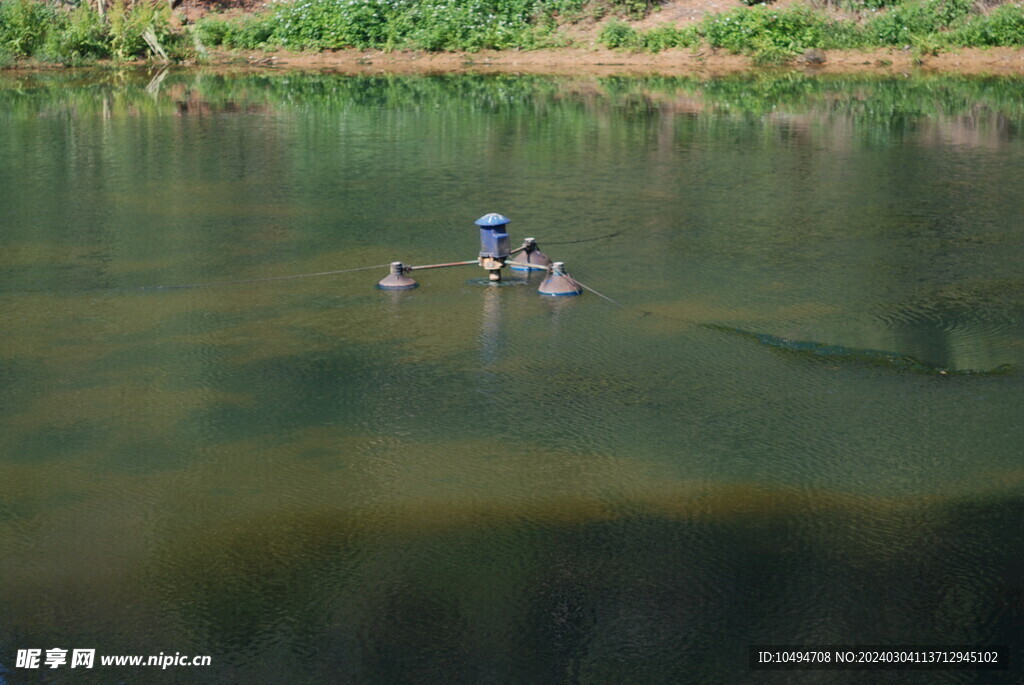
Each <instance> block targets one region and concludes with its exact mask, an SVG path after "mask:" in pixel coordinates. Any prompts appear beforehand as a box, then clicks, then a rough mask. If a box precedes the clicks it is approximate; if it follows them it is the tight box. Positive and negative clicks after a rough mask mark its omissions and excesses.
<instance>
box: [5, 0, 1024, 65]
mask: <svg viewBox="0 0 1024 685" xmlns="http://www.w3.org/2000/svg"><path fill="white" fill-rule="evenodd" d="M78 2H79V4H78V5H77V6H75V7H74V8H72V9H63V8H64V7H65V6H64V5H57V4H55V3H54V2H52V1H51V2H44V1H43V0H0V68H3V67H4V66H9V65H10V64H11V63H13V62H15V61H16V60H23V59H34V60H38V61H43V62H56V63H65V64H81V63H86V62H89V61H92V60H96V59H104V58H110V59H115V60H131V59H138V58H144V57H147V56H148V55H149V48H148V46H147V45H146V43H145V41H144V40H143V38H142V34H143V31H145V29H146V28H147V27H153V29H154V31H155V32H156V35H157V36H158V38H159V40H160V42H161V44H162V45H163V46H164V48H165V49H166V50H168V51H169V52H170V53H171V55H172V57H176V58H183V57H194V56H195V55H194V49H193V44H192V40H191V38H190V37H189V36H187V35H186V33H185V32H184V31H182V30H180V29H178V30H172V28H171V25H170V21H169V20H170V11H169V9H168V7H167V5H166V3H164V2H162V1H160V0H153V2H152V3H147V2H136V3H132V4H131V5H126V4H125V2H124V0H117V2H115V4H114V5H113V6H111V7H110V8H109V9H108V10H107V13H106V16H105V17H102V18H101V17H100V16H99V15H98V14H97V13H96V11H95V9H94V8H93V6H92V5H91V4H89V3H85V2H83V0H78ZM818 2H819V3H826V4H832V5H835V6H840V7H843V8H845V9H846V10H848V11H857V12H858V14H856V15H848V16H855V17H857V18H855V19H839V18H836V17H835V16H833V15H829V14H826V13H825V12H824V11H821V10H818V9H814V8H811V7H809V6H793V7H789V8H786V9H777V8H774V7H772V6H771V5H770V4H763V3H762V4H756V5H754V6H749V7H740V8H737V9H735V10H732V11H729V12H724V13H721V14H714V15H709V16H707V17H706V18H705V19H703V20H702V21H700V22H697V23H695V24H693V25H689V26H685V27H681V28H677V27H674V26H671V25H668V24H666V25H662V26H658V27H656V28H652V29H649V30H646V31H639V30H637V29H636V28H635V27H634V26H633V25H631V24H629V23H627V22H625V21H623V18H626V17H631V18H635V17H638V16H642V15H646V14H649V13H650V12H651V11H652V10H654V9H656V8H657V5H658V4H659V0H295V1H294V2H278V3H275V4H273V5H272V6H271V7H270V9H269V10H267V11H266V12H264V13H262V14H257V15H250V16H243V17H233V18H230V19H227V18H223V17H218V16H208V17H206V18H204V19H203V20H201V21H200V22H199V24H198V26H197V27H196V30H197V33H198V36H199V37H200V39H201V40H202V42H203V43H204V44H206V45H209V46H220V47H225V48H236V49H245V50H252V49H261V48H266V49H276V48H288V49H294V50H326V49H340V48H361V49H367V48H372V49H382V50H397V49H403V50H405V49H415V50H426V51H434V52H436V51H470V52H472V51H477V50H482V49H498V50H511V49H516V50H529V49H535V48H542V47H557V46H562V45H566V44H567V43H568V41H567V39H566V38H565V37H564V36H563V34H562V33H561V32H560V30H559V27H560V26H561V25H562V24H564V23H565V22H571V21H578V20H581V19H584V18H591V19H593V18H595V17H601V18H604V19H605V22H604V24H603V25H602V27H601V29H600V31H599V33H598V38H597V40H598V42H599V43H600V44H601V45H604V46H606V47H609V48H613V49H623V50H633V51H645V52H660V51H662V50H668V49H673V48H695V47H698V46H705V47H709V48H714V49H721V50H725V51H728V52H730V53H734V54H742V55H747V56H749V57H750V58H751V59H752V60H753V61H754V62H755V63H758V64H778V63H784V62H787V61H790V60H792V59H794V58H795V57H797V56H798V55H800V54H801V53H802V52H804V51H806V50H808V49H811V48H817V49H824V50H835V49H851V48H871V47H887V46H909V47H913V48H914V50H915V55H921V56H924V55H929V54H936V53H937V52H939V51H941V50H945V49H950V48H954V47H987V46H1024V7H1022V6H1021V5H1018V4H1003V5H1001V6H998V7H996V8H995V9H991V10H990V9H988V8H987V6H986V5H981V4H979V5H975V4H972V0H839V1H838V2H832V0H818Z"/></svg>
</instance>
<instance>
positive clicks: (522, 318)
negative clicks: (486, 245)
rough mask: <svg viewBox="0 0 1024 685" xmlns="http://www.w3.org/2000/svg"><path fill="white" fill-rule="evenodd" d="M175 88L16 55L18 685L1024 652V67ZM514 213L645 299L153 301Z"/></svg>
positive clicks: (327, 286)
mask: <svg viewBox="0 0 1024 685" xmlns="http://www.w3.org/2000/svg"><path fill="white" fill-rule="evenodd" d="M153 76H154V74H152V73H134V72H132V73H124V72H103V73H69V74H56V75H33V74H3V75H0V131H2V133H0V207H2V209H3V214H2V217H0V321H2V333H0V665H2V667H3V668H5V669H6V671H4V670H3V668H0V682H3V681H4V679H6V680H7V681H8V682H9V683H12V684H13V683H21V682H44V681H45V682H61V683H63V682H69V683H77V682H97V683H110V682H131V683H134V682H139V683H143V682H144V683H149V682H155V683H162V682H181V683H221V682H223V683H263V682H265V683H329V682H331V683H333V682H343V683H396V684H400V683H401V684H404V683H537V684H546V683H637V684H640V683H644V684H646V683H700V684H703V683H788V682H796V683H877V682H882V680H880V678H884V679H885V682H915V683H1002V682H1006V683H1010V682H1020V680H1019V679H1020V677H1021V671H1020V665H1019V664H1020V662H1019V657H1020V655H1021V650H1020V644H1021V642H1020V638H1021V628H1020V626H1021V615H1020V614H1021V607H1022V606H1024V604H1022V602H1024V561H1022V560H1024V543H1022V535H1024V466H1022V461H1021V457H1022V451H1024V450H1022V448H1024V418H1022V417H1024V411H1022V410H1024V386H1022V383H1021V375H1020V374H1021V372H1022V370H1024V270H1022V266H1021V265H1022V263H1024V227H1022V224H1021V217H1022V216H1024V194H1022V193H1021V191H1020V177H1021V173H1022V171H1024V138H1022V133H1021V131H1022V126H1024V95H1022V94H1024V82H1022V81H1021V80H1019V79H1006V78H1002V79H995V78H990V79H985V78H974V79H956V78H950V77H937V76H917V77H913V78H909V79H908V78H904V77H899V78H894V79H882V78H849V77H847V78H826V77H811V76H804V75H801V74H781V75H761V76H739V77H730V78H725V79H720V80H711V81H702V80H699V79H683V78H671V79H669V78H647V79H625V78H591V77H586V78H583V77H581V78H548V77H537V76H533V77H530V76H483V75H458V76H435V77H400V76H366V77H353V76H343V75H324V74H296V73H284V74H271V75H266V76H257V75H239V76H225V75H216V74H206V73H195V72H181V73H175V72H170V73H169V74H165V75H163V76H162V77H159V78H156V79H153ZM492 211H494V212H501V213H503V214H506V215H507V216H509V217H510V218H511V219H512V223H511V224H509V230H510V232H511V234H512V236H513V243H514V244H518V243H519V241H520V240H521V238H523V237H526V236H533V237H536V238H537V240H538V242H539V244H540V246H541V249H543V250H544V251H545V252H547V253H548V254H549V255H551V256H552V257H555V258H557V259H559V260H563V261H565V262H566V264H567V267H568V269H569V271H570V272H571V273H572V274H573V275H574V276H575V277H576V278H578V279H579V280H580V281H582V282H583V283H585V284H586V285H587V286H589V287H591V288H593V289H594V290H596V291H598V292H600V293H601V294H603V295H606V296H607V297H609V298H611V299H612V300H614V302H609V301H607V300H604V299H601V298H600V297H598V296H596V295H595V294H594V293H592V292H587V293H586V294H584V295H583V296H582V297H578V298H543V297H541V296H539V295H538V294H537V291H536V287H537V284H538V282H539V280H540V278H539V277H538V276H533V277H532V278H527V277H526V276H524V275H521V274H520V275H514V274H513V275H508V276H507V280H506V286H507V287H491V286H488V285H486V283H485V282H484V281H483V280H482V279H481V277H482V276H484V275H485V274H484V272H482V271H481V270H480V269H478V268H476V267H462V268H458V269H446V270H434V271H423V272H418V273H415V274H414V276H415V277H416V278H417V280H418V281H419V282H420V287H419V288H418V289H416V290H413V291H408V292H382V291H379V290H377V289H375V287H374V286H375V284H376V282H377V281H378V280H379V279H380V278H382V277H383V276H384V275H386V273H387V268H386V267H383V266H381V267H380V268H376V269H371V270H367V271H353V272H347V273H339V274H333V275H326V276H318V277H310V278H300V279H289V280H274V281H265V282H249V283H236V284H234V285H227V286H222V287H187V288H177V287H175V288H166V287H156V286H179V285H196V284H210V283H221V282H235V281H251V280H254V279H264V278H272V277H279V276H290V275H299V274H309V273H319V272H325V271H336V270H345V269H350V268H353V269H354V268H357V267H364V266H374V265H378V266H379V265H385V264H387V263H388V262H391V261H395V260H400V261H403V262H406V263H411V264H427V263H435V262H447V261H455V260H465V259H473V258H475V257H476V254H477V250H478V238H477V229H476V227H475V226H474V224H473V221H474V220H475V219H476V218H478V217H479V216H481V215H482V214H484V213H487V212H492ZM929 643H931V644H934V643H941V644H958V643H962V644H975V645H1010V647H1011V654H1012V655H1014V657H1015V658H1017V659H1018V661H1017V663H1016V665H1015V667H1014V669H1011V670H1009V671H1001V672H970V671H927V672H909V671H890V672H871V671H805V672H785V671H783V672H765V671H751V670H749V669H748V667H747V647H748V646H749V645H752V644H836V645H839V644H842V645H856V644H915V645H921V644H929ZM53 647H60V648H64V649H69V650H71V649H76V648H95V649H96V650H97V654H107V655H110V654H115V655H119V654H140V655H149V654H157V653H160V652H162V653H166V654H173V653H175V652H180V653H182V654H208V655H210V656H211V658H212V665H211V666H209V667H206V668H184V667H179V668H173V667H172V668H169V669H167V670H160V669H158V668H150V669H145V668H128V667H125V668H115V667H106V668H102V667H100V666H98V665H97V667H96V668H94V669H92V670H82V669H78V670H75V671H72V670H71V669H69V668H67V667H64V668H62V669H58V670H50V669H37V670H35V671H33V670H29V669H18V668H16V667H15V653H16V651H17V650H18V649H26V648H42V649H44V650H45V649H49V648H53ZM47 678H50V679H51V680H46V679H47Z"/></svg>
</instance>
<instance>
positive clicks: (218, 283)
mask: <svg viewBox="0 0 1024 685" xmlns="http://www.w3.org/2000/svg"><path fill="white" fill-rule="evenodd" d="M387 266H390V262H389V263H388V264H376V265H374V266H360V267H356V268H355V269H337V270H334V271H317V272H316V273H309V274H294V275H292V276H270V277H269V278H248V279H245V280H240V281H214V282H213V283H183V284H180V285H144V286H142V287H139V288H116V289H115V290H182V289H185V288H220V287H223V286H229V285H246V284H248V283H267V282H269V281H290V280H294V279H296V278H312V277H314V276H333V275H335V274H347V273H353V272H355V271H369V270H370V269H383V268H385V267H387Z"/></svg>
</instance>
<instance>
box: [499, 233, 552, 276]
mask: <svg viewBox="0 0 1024 685" xmlns="http://www.w3.org/2000/svg"><path fill="white" fill-rule="evenodd" d="M520 249H521V250H522V252H520V253H519V254H518V255H516V259H515V261H514V262H512V263H511V264H509V268H510V269H512V270H513V271H538V270H539V269H531V268H530V267H528V266H522V265H521V264H516V262H520V263H523V262H525V263H526V264H535V265H537V266H551V258H550V257H548V256H547V255H546V254H544V253H543V252H541V251H540V248H538V247H537V241H536V239H534V238H523V246H522V248H520Z"/></svg>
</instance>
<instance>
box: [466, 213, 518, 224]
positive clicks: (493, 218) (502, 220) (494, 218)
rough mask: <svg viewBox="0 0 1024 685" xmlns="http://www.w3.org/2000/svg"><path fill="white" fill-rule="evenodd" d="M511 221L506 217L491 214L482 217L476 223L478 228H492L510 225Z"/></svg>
mask: <svg viewBox="0 0 1024 685" xmlns="http://www.w3.org/2000/svg"><path fill="white" fill-rule="evenodd" d="M510 221H511V219H509V218H508V217H504V216H502V215H501V214H498V213H496V212H491V213H490V214H484V215H483V216H482V217H480V218H479V219H477V220H476V221H475V222H474V223H475V224H476V225H477V226H484V227H491V226H504V225H505V224H507V223H509V222H510Z"/></svg>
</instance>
